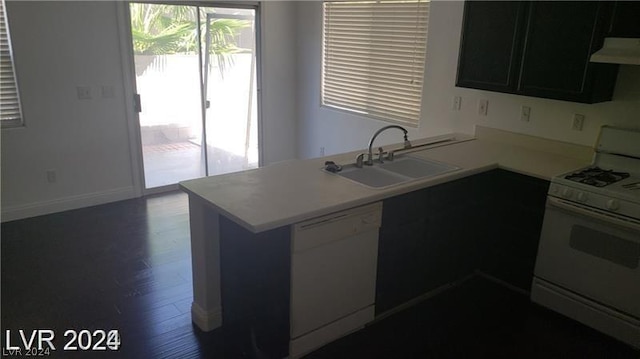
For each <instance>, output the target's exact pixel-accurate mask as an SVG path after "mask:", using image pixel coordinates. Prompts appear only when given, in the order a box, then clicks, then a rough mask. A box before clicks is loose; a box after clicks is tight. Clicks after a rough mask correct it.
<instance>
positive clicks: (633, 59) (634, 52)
mask: <svg viewBox="0 0 640 359" xmlns="http://www.w3.org/2000/svg"><path fill="white" fill-rule="evenodd" d="M590 61H591V62H606V63H609V64H623V65H640V39H635V38H622V37H607V38H605V39H604V45H603V46H602V48H601V49H600V50H598V51H596V52H595V53H594V54H593V55H591V60H590Z"/></svg>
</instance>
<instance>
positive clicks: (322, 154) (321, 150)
mask: <svg viewBox="0 0 640 359" xmlns="http://www.w3.org/2000/svg"><path fill="white" fill-rule="evenodd" d="M323 156H324V146H322V147H320V157H323Z"/></svg>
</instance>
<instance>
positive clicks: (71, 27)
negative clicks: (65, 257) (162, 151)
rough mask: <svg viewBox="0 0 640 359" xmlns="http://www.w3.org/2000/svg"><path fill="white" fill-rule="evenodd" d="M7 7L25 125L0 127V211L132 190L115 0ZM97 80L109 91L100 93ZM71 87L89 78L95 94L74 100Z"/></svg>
mask: <svg viewBox="0 0 640 359" xmlns="http://www.w3.org/2000/svg"><path fill="white" fill-rule="evenodd" d="M7 11H8V13H9V16H10V18H9V22H10V31H11V36H12V38H13V45H14V47H13V48H14V54H15V59H16V63H17V64H16V67H17V68H16V70H17V76H18V81H19V86H20V94H21V99H22V106H23V114H24V120H25V123H26V127H22V128H14V129H3V130H2V212H3V220H7V219H11V218H13V217H22V216H29V215H33V214H39V213H41V212H45V213H46V212H49V211H55V210H60V209H66V208H73V207H76V206H78V205H89V204H94V203H100V202H104V201H107V200H111V199H120V198H126V197H131V196H133V195H134V188H133V180H132V175H131V173H132V172H131V161H130V157H129V145H128V144H129V140H128V132H127V122H126V117H125V107H124V99H123V96H122V92H123V91H122V86H123V82H122V75H121V73H122V71H121V67H120V64H121V59H120V51H119V42H118V33H117V27H116V26H115V19H116V8H115V5H114V3H111V2H92V3H89V2H86V3H85V2H60V3H58V2H8V3H7ZM102 85H107V86H113V87H114V90H115V93H114V97H113V98H104V99H103V98H101V96H100V91H99V90H100V86H102ZM76 86H91V89H92V93H93V99H91V100H78V98H77V93H76ZM48 169H54V170H56V172H57V182H56V183H54V184H49V183H48V182H47V177H46V170H48Z"/></svg>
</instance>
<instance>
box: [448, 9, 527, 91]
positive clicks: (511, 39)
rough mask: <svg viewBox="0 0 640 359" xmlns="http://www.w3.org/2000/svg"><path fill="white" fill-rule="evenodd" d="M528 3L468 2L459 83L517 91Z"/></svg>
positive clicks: (497, 89)
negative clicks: (521, 42) (525, 13)
mask: <svg viewBox="0 0 640 359" xmlns="http://www.w3.org/2000/svg"><path fill="white" fill-rule="evenodd" d="M525 7H526V4H525V3H524V2H517V1H486V2H485V1H467V2H466V3H465V6H464V20H463V27H462V39H461V44H460V57H459V58H458V78H457V80H456V86H460V87H469V88H476V89H483V90H492V91H500V92H513V91H515V86H516V82H517V75H518V68H519V64H520V55H521V54H520V51H521V50H520V49H521V44H520V41H521V40H520V39H521V38H522V36H521V32H522V29H523V27H524V26H523V21H524V8H525Z"/></svg>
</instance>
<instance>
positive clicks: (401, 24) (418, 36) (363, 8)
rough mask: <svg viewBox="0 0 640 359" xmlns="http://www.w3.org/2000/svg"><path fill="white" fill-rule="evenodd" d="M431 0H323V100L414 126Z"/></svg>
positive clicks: (417, 115) (418, 110)
mask: <svg viewBox="0 0 640 359" xmlns="http://www.w3.org/2000/svg"><path fill="white" fill-rule="evenodd" d="M428 18H429V2H428V1H426V0H408V1H392V0H389V1H367V2H343V1H336V2H325V3H324V23H323V26H324V31H323V36H324V41H323V46H324V48H323V71H322V75H323V76H322V104H323V105H326V106H331V107H336V108H340V109H345V110H350V111H354V112H357V113H361V114H364V115H367V116H369V117H373V118H379V119H382V120H387V121H391V122H398V123H402V124H406V125H411V126H417V125H418V122H419V118H420V104H421V98H422V83H423V78H424V67H425V56H426V47H427V27H428Z"/></svg>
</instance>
